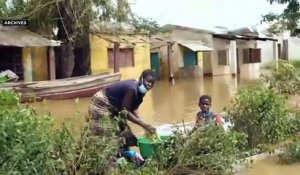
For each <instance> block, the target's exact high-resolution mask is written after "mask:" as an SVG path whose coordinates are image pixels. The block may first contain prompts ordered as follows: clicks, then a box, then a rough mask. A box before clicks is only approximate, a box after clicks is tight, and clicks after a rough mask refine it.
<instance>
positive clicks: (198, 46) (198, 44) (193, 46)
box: [178, 41, 214, 52]
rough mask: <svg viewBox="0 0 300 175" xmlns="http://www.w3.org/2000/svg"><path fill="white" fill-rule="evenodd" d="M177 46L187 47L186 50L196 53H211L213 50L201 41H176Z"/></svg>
mask: <svg viewBox="0 0 300 175" xmlns="http://www.w3.org/2000/svg"><path fill="white" fill-rule="evenodd" d="M178 44H180V45H182V46H184V47H187V48H188V49H190V50H192V51H194V52H197V51H213V50H214V49H213V48H211V47H208V46H205V45H204V43H203V42H202V41H178Z"/></svg>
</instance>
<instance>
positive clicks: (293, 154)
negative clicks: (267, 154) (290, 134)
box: [279, 137, 300, 164]
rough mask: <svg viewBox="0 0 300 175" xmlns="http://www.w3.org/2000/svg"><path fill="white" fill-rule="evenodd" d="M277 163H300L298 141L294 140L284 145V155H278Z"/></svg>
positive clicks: (299, 145) (299, 144)
mask: <svg viewBox="0 0 300 175" xmlns="http://www.w3.org/2000/svg"><path fill="white" fill-rule="evenodd" d="M279 162H280V163H282V164H292V163H296V162H300V139H299V137H298V138H295V139H293V140H292V142H291V143H287V144H286V145H285V149H284V153H283V154H281V155H279Z"/></svg>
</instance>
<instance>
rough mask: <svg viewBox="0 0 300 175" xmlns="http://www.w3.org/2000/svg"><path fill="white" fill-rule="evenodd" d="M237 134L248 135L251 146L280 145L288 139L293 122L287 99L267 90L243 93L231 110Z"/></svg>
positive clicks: (258, 89) (244, 90)
mask: <svg viewBox="0 0 300 175" xmlns="http://www.w3.org/2000/svg"><path fill="white" fill-rule="evenodd" d="M227 113H228V116H230V117H231V118H232V120H233V122H234V123H235V126H234V130H236V131H239V132H244V133H246V134H247V140H248V146H249V147H252V148H253V147H256V146H258V145H259V144H268V143H277V142H278V141H281V140H283V139H284V138H286V137H287V136H288V133H289V129H290V125H289V124H290V122H289V118H288V114H289V113H288V111H287V109H286V108H285V98H284V97H282V96H281V95H279V94H278V93H277V92H276V91H274V90H272V89H268V88H266V87H263V86H253V87H247V88H244V89H241V90H240V91H239V92H238V94H237V96H236V98H235V101H234V103H233V104H232V106H231V107H230V108H229V109H227Z"/></svg>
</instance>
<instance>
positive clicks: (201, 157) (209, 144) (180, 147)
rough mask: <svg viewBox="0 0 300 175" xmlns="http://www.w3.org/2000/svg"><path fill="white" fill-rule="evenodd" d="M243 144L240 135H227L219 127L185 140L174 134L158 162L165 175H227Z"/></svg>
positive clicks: (205, 130)
mask: <svg viewBox="0 0 300 175" xmlns="http://www.w3.org/2000/svg"><path fill="white" fill-rule="evenodd" d="M243 142H244V143H245V137H244V135H243V134H241V133H237V132H234V131H233V132H228V133H226V132H225V131H224V130H223V128H222V127H219V126H209V127H205V128H198V129H196V130H194V131H193V132H192V133H191V134H190V135H189V136H187V137H185V136H183V134H182V133H180V132H176V133H175V134H174V136H173V137H171V140H169V141H168V142H166V143H165V144H164V146H163V147H162V148H161V149H162V150H161V152H160V154H159V155H160V156H159V157H160V158H158V160H157V162H158V163H159V165H160V167H161V168H162V169H165V170H166V171H167V173H166V174H193V173H196V172H197V173H198V174H199V173H201V172H202V173H205V174H207V175H229V174H232V173H233V171H232V170H233V169H232V168H233V165H234V163H235V162H236V160H237V157H238V155H239V153H240V151H239V146H241V145H242V143H243ZM163 165H164V166H163Z"/></svg>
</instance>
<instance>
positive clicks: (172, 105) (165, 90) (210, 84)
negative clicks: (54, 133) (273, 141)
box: [33, 76, 300, 175]
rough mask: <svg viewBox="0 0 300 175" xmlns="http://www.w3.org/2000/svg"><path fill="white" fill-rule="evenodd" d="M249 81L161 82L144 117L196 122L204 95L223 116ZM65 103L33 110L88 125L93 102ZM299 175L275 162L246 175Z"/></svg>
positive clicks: (139, 131) (135, 128)
mask: <svg viewBox="0 0 300 175" xmlns="http://www.w3.org/2000/svg"><path fill="white" fill-rule="evenodd" d="M251 83H252V82H251V81H249V80H240V79H238V78H233V77H231V76H216V77H204V78H196V79H184V80H177V81H176V84H175V85H174V86H172V85H171V84H170V83H169V82H167V81H160V82H157V83H156V84H155V87H154V88H153V90H152V91H151V92H149V93H148V94H147V95H146V96H145V98H144V102H143V104H142V105H141V106H140V109H139V113H140V116H141V117H142V118H143V119H144V120H145V121H146V122H149V123H151V124H153V125H155V126H159V125H162V124H173V123H180V122H182V120H184V121H185V122H193V121H194V120H195V115H196V113H197V111H198V110H199V108H198V105H197V104H198V99H199V97H200V95H202V94H208V95H211V97H212V110H213V111H215V112H221V111H222V109H223V108H224V107H225V106H226V105H228V104H229V103H230V100H231V99H232V98H234V95H235V92H236V91H237V89H238V88H239V87H241V86H246V85H248V84H251ZM75 101H76V100H75V99H71V100H61V101H47V102H45V103H35V104H33V107H34V108H36V109H38V110H39V111H44V112H49V113H50V114H51V115H52V116H53V117H54V120H55V123H56V127H59V125H60V124H61V123H63V122H64V121H66V119H67V118H69V117H71V118H72V120H71V121H72V125H73V126H74V127H75V128H79V127H81V126H82V125H83V124H84V121H85V118H84V116H85V115H87V109H88V104H89V98H82V99H79V101H78V103H76V102H75ZM131 126H132V129H133V131H134V132H135V134H136V135H137V136H141V135H142V134H143V130H142V129H141V128H140V127H139V126H137V125H133V124H132V125H131ZM297 170H298V173H296V174H299V172H300V166H299V165H298V166H294V165H293V166H279V165H278V164H276V163H275V161H273V159H272V160H266V161H262V162H259V163H258V164H257V165H255V166H254V168H253V169H251V170H249V171H248V172H247V173H246V174H244V175H255V174H264V175H281V174H286V175H294V174H295V172H297Z"/></svg>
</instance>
